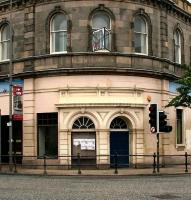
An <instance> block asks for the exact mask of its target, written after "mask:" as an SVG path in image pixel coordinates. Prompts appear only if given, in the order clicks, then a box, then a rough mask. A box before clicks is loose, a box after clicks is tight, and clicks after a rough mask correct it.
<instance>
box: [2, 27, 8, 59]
mask: <svg viewBox="0 0 191 200" xmlns="http://www.w3.org/2000/svg"><path fill="white" fill-rule="evenodd" d="M9 58H10V27H9V25H8V24H6V25H4V26H2V28H1V30H0V60H1V61H4V60H8V59H9Z"/></svg>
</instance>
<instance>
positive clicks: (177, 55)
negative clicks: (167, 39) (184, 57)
mask: <svg viewBox="0 0 191 200" xmlns="http://www.w3.org/2000/svg"><path fill="white" fill-rule="evenodd" d="M176 39H178V41H179V43H177V40H176ZM181 47H182V44H181V34H180V31H179V30H176V32H175V35H174V48H175V49H174V51H175V62H176V63H178V64H181V54H182V48H181ZM176 49H178V54H177V51H176ZM177 57H178V59H177Z"/></svg>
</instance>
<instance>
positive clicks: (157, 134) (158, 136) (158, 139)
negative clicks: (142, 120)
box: [156, 109, 160, 173]
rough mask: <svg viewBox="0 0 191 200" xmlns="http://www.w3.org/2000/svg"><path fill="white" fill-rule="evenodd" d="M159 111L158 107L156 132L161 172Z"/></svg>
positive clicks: (158, 163) (158, 170) (158, 162)
mask: <svg viewBox="0 0 191 200" xmlns="http://www.w3.org/2000/svg"><path fill="white" fill-rule="evenodd" d="M159 112H160V111H158V109H157V133H156V136H157V172H158V173H159V172H160V167H159V165H160V161H159V160H160V153H159V147H160V143H159V142H160V132H159Z"/></svg>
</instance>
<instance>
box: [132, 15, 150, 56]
mask: <svg viewBox="0 0 191 200" xmlns="http://www.w3.org/2000/svg"><path fill="white" fill-rule="evenodd" d="M137 17H139V18H141V19H142V20H143V21H144V22H145V29H146V32H145V33H142V32H137V31H136V30H135V29H134V37H135V35H136V34H139V35H144V36H145V35H146V47H145V50H146V52H145V53H143V52H136V51H135V52H134V53H135V54H139V55H148V24H147V21H146V20H145V19H144V17H142V16H136V17H135V19H134V23H135V20H136V18H137Z"/></svg>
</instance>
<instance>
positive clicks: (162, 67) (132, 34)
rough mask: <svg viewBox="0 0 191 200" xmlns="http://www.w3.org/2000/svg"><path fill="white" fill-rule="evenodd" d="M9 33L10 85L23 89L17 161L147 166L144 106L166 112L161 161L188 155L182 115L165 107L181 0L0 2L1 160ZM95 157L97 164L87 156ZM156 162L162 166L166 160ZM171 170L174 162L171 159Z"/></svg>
mask: <svg viewBox="0 0 191 200" xmlns="http://www.w3.org/2000/svg"><path fill="white" fill-rule="evenodd" d="M11 24H12V28H13V74H14V75H13V84H15V85H17V84H18V85H22V87H23V121H14V122H13V140H14V141H13V146H14V151H15V153H16V154H18V155H23V156H34V157H25V158H23V162H24V161H28V162H36V163H38V162H41V159H40V156H43V155H44V154H46V155H49V156H54V159H51V161H49V162H53V163H57V164H71V163H75V162H76V159H75V157H73V156H76V155H77V153H80V154H81V156H88V158H86V159H85V158H84V160H83V162H84V163H85V164H97V165H98V166H99V165H105V166H109V165H110V164H112V162H114V161H113V160H112V157H110V155H113V154H115V153H116V152H117V153H118V154H124V155H135V154H138V155H139V156H136V157H135V156H126V157H124V158H123V159H122V160H120V162H121V163H122V164H125V165H127V166H131V165H134V164H141V163H143V164H147V163H151V162H152V158H150V157H145V156H144V155H148V154H150V155H151V154H153V153H154V152H156V135H155V134H151V132H150V125H149V122H148V121H149V116H148V115H149V110H148V108H149V104H150V103H157V104H158V106H159V109H160V110H165V112H166V113H168V119H169V120H168V123H169V124H170V125H172V127H173V130H172V132H171V133H166V134H161V135H160V153H161V154H163V155H170V154H184V152H185V151H187V152H188V153H191V123H190V114H191V113H190V110H189V109H185V108H181V107H180V108H177V109H175V108H165V105H166V104H167V103H168V102H169V100H170V99H171V98H172V97H174V96H175V95H176V92H175V91H176V84H175V83H174V81H175V80H176V79H177V78H179V77H180V76H181V75H182V73H183V69H182V68H181V64H190V63H191V4H190V3H189V2H187V1H185V0H179V1H176V0H171V1H170V0H161V1H157V0H145V1H142V0H123V1H117V0H102V1H96V0H95V1H91V0H78V1H74V0H62V1H61V0H46V1H45V0H41V1H35V0H25V1H23V0H20V1H13V7H12V10H10V6H9V1H0V40H1V41H0V90H1V91H0V92H1V93H0V109H1V115H2V117H1V121H2V127H1V130H2V135H1V137H2V138H1V139H2V145H1V147H2V153H4V154H8V147H7V146H8V138H7V136H6V135H7V134H8V128H7V126H6V123H7V122H8V114H9V106H8V104H9V95H8V92H9V91H8V89H6V87H7V75H8V74H9V60H10V53H9V52H10V48H11V46H10V37H11V36H10V31H9V28H10V26H11ZM95 155H97V157H96V158H95ZM162 161H163V162H164V163H165V162H172V161H174V160H173V158H171V157H167V159H165V158H163V159H162ZM174 162H175V161H174Z"/></svg>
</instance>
